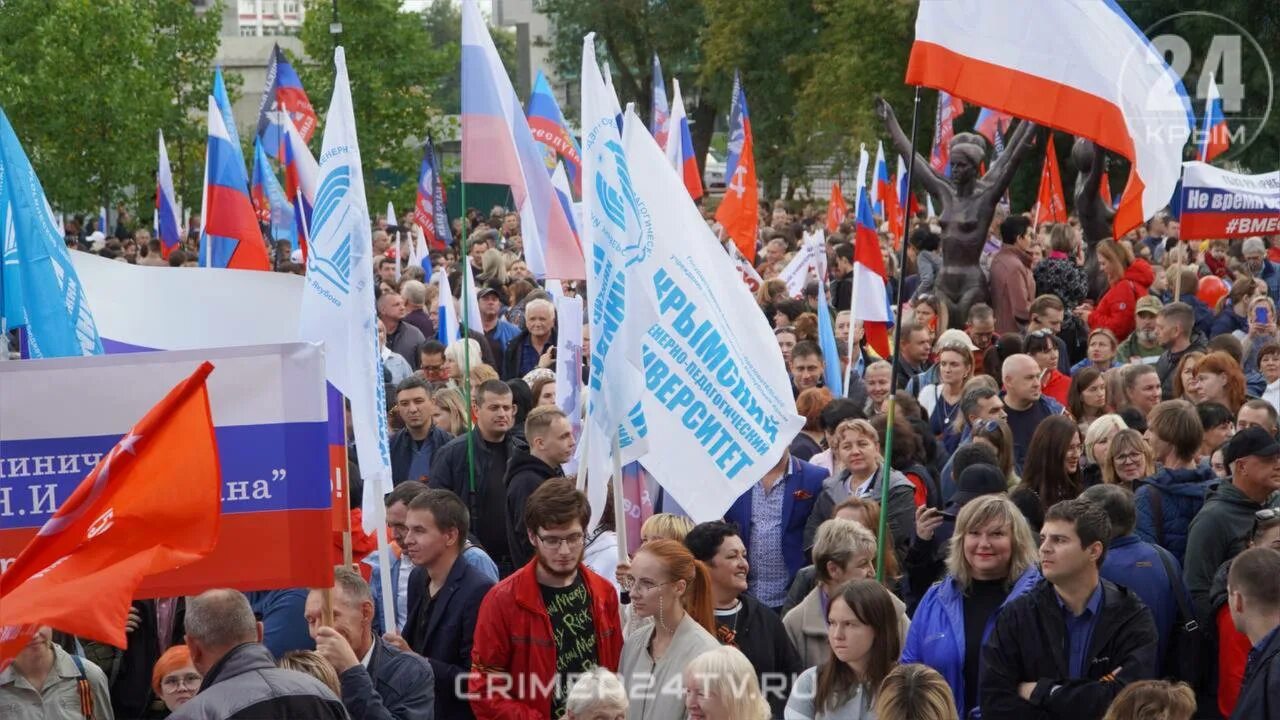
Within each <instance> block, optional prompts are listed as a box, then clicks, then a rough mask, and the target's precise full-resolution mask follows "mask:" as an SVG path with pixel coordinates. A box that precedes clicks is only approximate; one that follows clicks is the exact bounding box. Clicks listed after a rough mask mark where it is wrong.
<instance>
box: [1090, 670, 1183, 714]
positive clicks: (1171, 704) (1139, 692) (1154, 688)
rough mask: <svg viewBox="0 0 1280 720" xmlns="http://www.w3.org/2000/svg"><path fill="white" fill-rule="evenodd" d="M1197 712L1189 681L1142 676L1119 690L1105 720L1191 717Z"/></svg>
mask: <svg viewBox="0 0 1280 720" xmlns="http://www.w3.org/2000/svg"><path fill="white" fill-rule="evenodd" d="M1195 712H1196V694H1195V692H1194V691H1193V690H1192V689H1191V686H1190V685H1187V684H1186V683H1180V682H1179V683H1172V682H1169V681H1167V680H1140V681H1138V682H1136V683H1131V684H1130V685H1129V686H1128V687H1126V688H1125V689H1124V690H1121V691H1120V694H1119V695H1117V696H1116V699H1115V700H1112V701H1111V706H1110V707H1108V708H1107V714H1106V715H1103V716H1102V720H1191V717H1192V716H1193V715H1195Z"/></svg>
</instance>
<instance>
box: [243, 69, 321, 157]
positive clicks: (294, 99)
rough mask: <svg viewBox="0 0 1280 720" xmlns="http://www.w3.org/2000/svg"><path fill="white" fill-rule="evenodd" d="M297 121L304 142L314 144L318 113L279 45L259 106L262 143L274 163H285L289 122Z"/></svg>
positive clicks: (259, 136) (294, 122) (258, 133)
mask: <svg viewBox="0 0 1280 720" xmlns="http://www.w3.org/2000/svg"><path fill="white" fill-rule="evenodd" d="M286 117H288V119H290V120H292V121H293V125H294V127H296V128H297V129H298V132H299V133H300V134H301V135H302V140H303V142H311V136H312V135H315V132H316V111H315V108H313V107H311V100H310V99H308V98H307V91H306V90H304V89H302V81H301V80H299V79H298V73H296V72H294V69H293V66H292V65H290V64H289V61H288V60H287V59H286V58H285V56H284V53H283V52H281V51H280V46H279V45H276V46H275V47H273V48H272V49H271V59H270V60H269V61H268V62H267V82H266V85H265V86H264V87H263V89H262V100H261V101H259V103H258V131H257V135H258V139H259V140H261V141H262V148H263V149H264V150H266V152H267V154H268V155H270V156H271V157H272V159H274V160H277V161H280V162H284V161H283V159H282V158H281V157H280V155H281V152H282V151H283V148H284V137H283V136H284V132H285V123H284V120H285V118H286Z"/></svg>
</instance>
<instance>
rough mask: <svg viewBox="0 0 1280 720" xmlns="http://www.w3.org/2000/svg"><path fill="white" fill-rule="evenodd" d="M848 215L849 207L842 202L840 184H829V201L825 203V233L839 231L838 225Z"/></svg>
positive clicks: (842, 195)
mask: <svg viewBox="0 0 1280 720" xmlns="http://www.w3.org/2000/svg"><path fill="white" fill-rule="evenodd" d="M848 214H849V205H848V204H847V203H845V201H844V193H842V192H840V182H839V181H836V182H834V183H831V199H830V200H829V201H827V233H834V232H835V231H837V230H839V229H840V223H842V222H844V218H845V216H846V215H848Z"/></svg>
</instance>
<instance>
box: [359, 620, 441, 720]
mask: <svg viewBox="0 0 1280 720" xmlns="http://www.w3.org/2000/svg"><path fill="white" fill-rule="evenodd" d="M338 680H339V681H340V682H341V683H342V704H343V705H345V706H346V708H347V712H349V713H351V720H392V719H393V718H394V719H395V720H431V719H432V718H433V717H435V714H434V705H435V694H436V690H435V683H434V681H433V680H432V672H431V665H430V664H429V663H428V662H427V661H426V660H425V659H424V658H422V657H421V656H418V655H415V654H413V653H411V652H401V651H400V650H397V649H395V648H393V647H391V646H390V645H388V644H386V643H384V642H382V638H379V637H377V636H374V638H373V654H372V655H370V656H369V668H368V669H367V670H366V669H365V667H364V665H360V664H357V665H356V666H355V667H351V668H348V669H347V671H346V672H344V673H342V674H341V675H339V676H338Z"/></svg>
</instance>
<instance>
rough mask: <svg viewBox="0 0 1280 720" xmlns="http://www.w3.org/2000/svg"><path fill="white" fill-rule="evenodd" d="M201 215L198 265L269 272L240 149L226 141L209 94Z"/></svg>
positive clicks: (223, 127) (219, 113) (215, 104)
mask: <svg viewBox="0 0 1280 720" xmlns="http://www.w3.org/2000/svg"><path fill="white" fill-rule="evenodd" d="M203 205H204V207H203V212H202V213H201V214H200V217H201V221H202V222H203V223H204V225H203V227H202V228H201V233H200V236H201V247H200V264H201V265H203V266H205V267H219V268H235V269H242V270H270V269H271V263H270V262H269V261H268V259H267V249H266V246H265V245H264V244H263V242H262V230H261V229H260V228H259V227H258V218H257V216H256V215H255V214H254V212H253V203H251V202H250V201H249V179H248V178H247V177H245V172H244V164H243V163H242V161H241V159H240V148H239V147H237V146H236V145H235V144H234V143H233V142H232V140H231V137H230V135H229V134H228V132H227V126H226V125H225V124H224V123H223V121H222V113H221V112H219V111H218V103H217V101H216V100H215V99H214V97H213V96H212V95H210V96H209V140H208V144H207V146H206V154H205V164H204V203H203Z"/></svg>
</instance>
